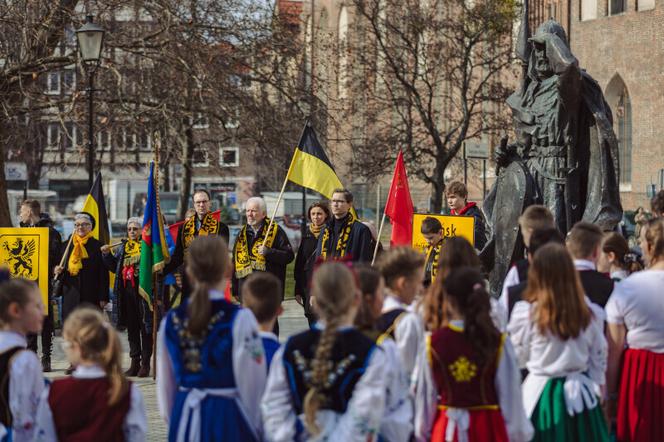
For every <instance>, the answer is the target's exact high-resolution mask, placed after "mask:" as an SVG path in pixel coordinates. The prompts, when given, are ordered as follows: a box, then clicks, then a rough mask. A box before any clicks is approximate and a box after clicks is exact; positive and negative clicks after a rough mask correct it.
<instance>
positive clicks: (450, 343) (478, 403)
mask: <svg viewBox="0 0 664 442" xmlns="http://www.w3.org/2000/svg"><path fill="white" fill-rule="evenodd" d="M503 339H504V337H503ZM501 352H502V340H501V344H500V347H499V348H498V349H497V353H496V357H494V358H492V359H491V360H490V361H489V363H485V364H481V363H480V362H479V361H478V359H477V356H476V355H475V354H474V351H473V349H472V346H471V344H470V342H468V340H466V337H465V336H464V334H463V331H461V330H460V329H456V328H451V327H444V328H441V329H439V330H437V331H436V332H434V333H433V334H432V335H431V338H430V339H429V340H428V342H427V353H428V354H427V356H428V357H429V363H430V364H431V368H432V372H433V377H434V380H435V381H436V385H437V386H438V395H439V405H441V406H444V407H454V408H469V409H498V395H497V394H496V387H495V382H494V381H495V378H496V370H497V361H498V360H499V357H500V353H501Z"/></svg>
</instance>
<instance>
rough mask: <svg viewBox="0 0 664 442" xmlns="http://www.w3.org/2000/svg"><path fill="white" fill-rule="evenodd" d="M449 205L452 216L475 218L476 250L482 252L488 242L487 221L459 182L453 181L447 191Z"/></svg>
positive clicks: (464, 186)
mask: <svg viewBox="0 0 664 442" xmlns="http://www.w3.org/2000/svg"><path fill="white" fill-rule="evenodd" d="M445 193H446V196H447V205H448V206H449V207H450V213H451V214H452V215H463V216H472V217H473V218H475V248H476V249H477V250H482V249H483V248H484V246H485V244H486V242H487V236H488V235H487V231H486V219H485V218H484V213H483V212H482V209H480V208H479V207H477V203H475V202H472V201H468V189H467V188H466V185H465V184H463V183H462V182H459V181H453V182H451V183H450V184H448V185H447V189H446V190H445Z"/></svg>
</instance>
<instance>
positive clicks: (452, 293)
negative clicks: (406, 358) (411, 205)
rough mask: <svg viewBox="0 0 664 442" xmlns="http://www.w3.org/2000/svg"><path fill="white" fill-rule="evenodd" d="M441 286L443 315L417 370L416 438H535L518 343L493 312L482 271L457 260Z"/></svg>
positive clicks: (497, 439) (438, 285) (441, 439)
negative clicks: (522, 385)
mask: <svg viewBox="0 0 664 442" xmlns="http://www.w3.org/2000/svg"><path fill="white" fill-rule="evenodd" d="M435 287H436V288H437V289H438V291H439V293H438V296H439V297H440V298H442V300H443V304H442V315H441V317H440V318H437V320H436V321H434V322H435V324H436V329H435V330H433V331H432V333H431V335H430V336H428V337H427V342H426V358H423V359H425V361H424V363H418V367H417V371H416V373H417V381H416V386H417V387H416V398H415V404H416V405H415V413H416V419H415V435H416V439H417V440H419V441H425V440H426V441H434V442H443V441H452V440H454V441H469V442H475V441H476V442H479V441H488V440H491V441H508V440H509V441H512V442H516V441H523V442H525V441H528V440H530V438H531V436H532V433H533V429H532V425H531V424H530V422H529V421H528V418H527V417H526V414H525V412H524V410H523V402H522V400H521V391H520V380H521V377H520V373H519V369H518V365H517V361H516V357H515V354H514V350H513V348H512V346H511V344H510V342H509V339H507V338H506V336H507V335H506V334H504V333H500V332H499V331H498V329H497V328H496V327H495V326H494V324H493V321H492V320H491V305H490V302H489V294H488V293H487V292H486V290H485V288H484V279H483V278H482V275H481V273H480V272H479V270H478V269H476V268H473V267H457V268H453V269H451V270H450V271H449V272H447V274H446V276H445V279H444V281H442V283H440V284H436V286H435ZM443 291H444V293H445V296H442V293H441V292H443ZM428 300H429V301H430V300H431V297H430V298H428ZM420 362H421V361H420Z"/></svg>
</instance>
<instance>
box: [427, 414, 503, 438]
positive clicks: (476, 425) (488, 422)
mask: <svg viewBox="0 0 664 442" xmlns="http://www.w3.org/2000/svg"><path fill="white" fill-rule="evenodd" d="M468 412H469V413H470V427H469V428H468V442H485V441H491V442H509V438H508V437H507V428H505V420H504V419H503V415H502V413H501V412H500V410H470V411H468ZM447 422H448V419H447V413H445V410H444V409H442V410H439V411H438V415H437V416H436V421H435V422H434V424H433V429H432V431H431V441H432V442H445V429H446V428H447ZM458 440H459V436H458V433H457V431H455V432H454V441H455V442H456V441H458Z"/></svg>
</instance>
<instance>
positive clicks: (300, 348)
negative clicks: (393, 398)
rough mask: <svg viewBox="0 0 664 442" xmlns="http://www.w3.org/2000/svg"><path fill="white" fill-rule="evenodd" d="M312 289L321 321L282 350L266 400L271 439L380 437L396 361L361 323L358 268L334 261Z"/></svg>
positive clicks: (319, 273)
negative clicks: (389, 379) (390, 374)
mask: <svg viewBox="0 0 664 442" xmlns="http://www.w3.org/2000/svg"><path fill="white" fill-rule="evenodd" d="M311 291H312V294H313V296H315V298H316V313H317V314H318V316H319V317H320V319H321V321H320V322H319V323H317V325H316V327H315V328H314V329H312V330H307V331H305V332H302V333H300V334H297V335H295V336H292V337H291V338H289V340H288V341H287V342H286V344H285V345H284V346H282V347H281V348H280V349H279V350H278V351H277V353H276V354H275V355H274V358H273V360H272V365H271V368H270V374H269V375H268V381H267V387H266V390H265V395H264V396H263V402H262V404H261V408H262V412H263V425H264V436H265V439H266V440H268V441H293V440H297V441H300V440H308V441H322V440H339V441H358V442H359V441H362V442H364V441H375V440H376V439H377V435H378V428H379V426H380V424H381V418H382V417H383V414H384V410H385V392H386V370H387V365H388V359H387V358H386V356H385V352H384V351H383V349H382V348H380V347H379V346H377V345H376V343H375V342H374V341H373V340H371V339H369V338H368V337H366V336H365V335H364V334H362V332H360V331H358V330H357V329H355V328H354V327H353V319H354V318H355V314H356V312H357V309H358V305H359V302H360V298H359V291H358V288H357V284H356V281H355V277H354V274H353V272H352V271H351V270H350V269H349V268H348V266H347V265H345V264H342V263H339V262H328V263H325V264H323V265H321V266H320V267H319V268H318V269H317V270H316V271H315V272H314V275H313V279H312V283H311Z"/></svg>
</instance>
